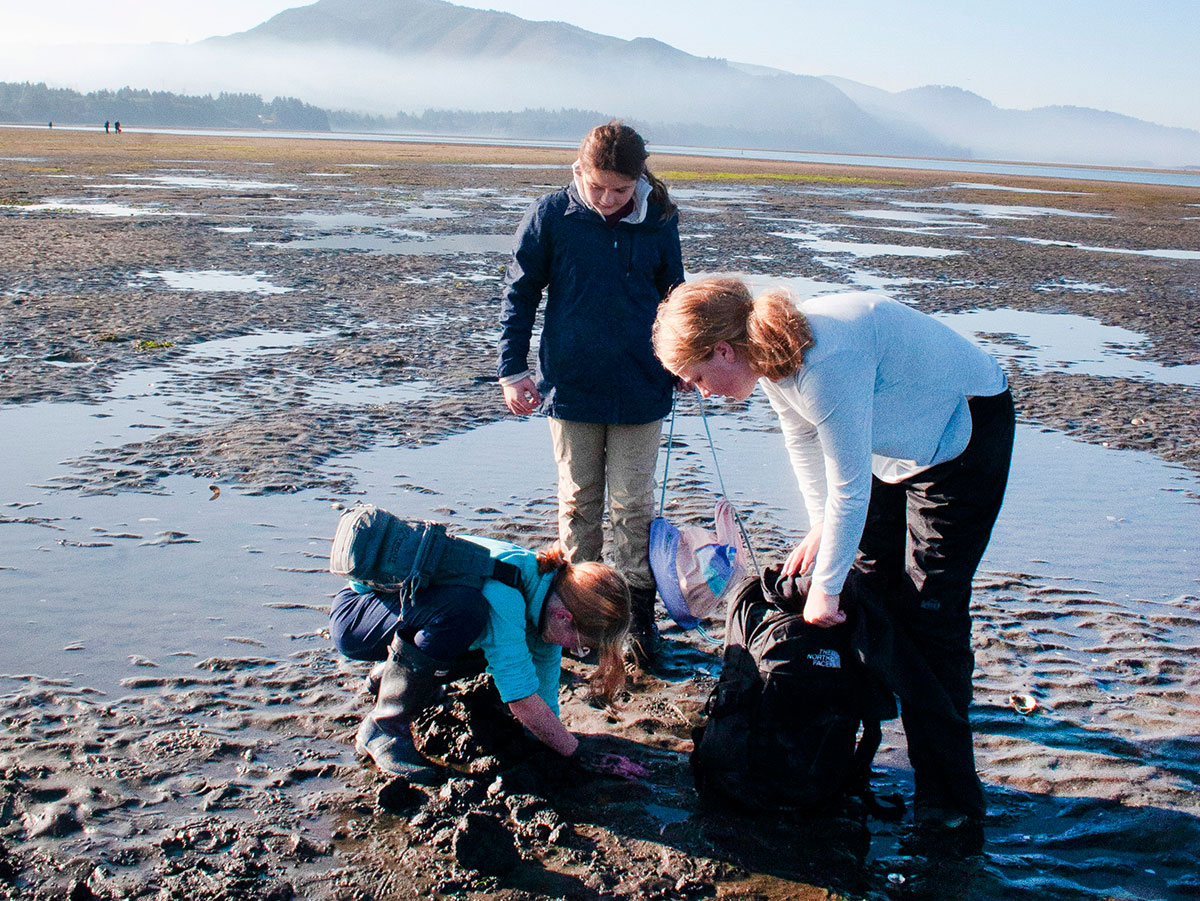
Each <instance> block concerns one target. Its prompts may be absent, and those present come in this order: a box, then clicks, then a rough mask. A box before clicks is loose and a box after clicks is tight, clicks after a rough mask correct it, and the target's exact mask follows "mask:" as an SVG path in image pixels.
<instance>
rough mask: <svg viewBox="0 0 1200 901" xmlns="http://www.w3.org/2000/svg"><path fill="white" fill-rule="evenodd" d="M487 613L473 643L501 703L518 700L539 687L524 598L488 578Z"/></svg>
mask: <svg viewBox="0 0 1200 901" xmlns="http://www.w3.org/2000/svg"><path fill="white" fill-rule="evenodd" d="M483 596H484V597H485V598H486V599H487V602H488V606H489V607H490V608H491V609H490V614H489V616H488V623H487V625H486V626H485V627H484V630H483V634H482V635H480V636H479V638H478V639H477V641H476V642H475V644H476V646H478V647H479V648H481V649H482V650H483V654H484V657H486V658H487V664H488V665H487V671H488V673H489V674H490V675H491V677H492V680H493V681H494V682H495V683H496V690H497V691H499V692H500V700H502V701H504V702H505V703H506V704H507V703H508V702H509V701H519V700H521V699H522V698H527V697H529V696H530V695H531V694H533V693H535V692H536V691H538V689H539V688H540V687H541V683H540V680H539V678H538V671H537V668H536V667H535V666H534V660H533V655H532V653H531V652H530V649H529V637H528V635H527V626H526V620H525V597H524V595H522V594H521V592H519V591H517V590H516V589H515V588H510V587H509V586H508V585H505V584H504V583H503V582H498V581H496V580H495V579H488V580H487V582H485V583H484V586H483Z"/></svg>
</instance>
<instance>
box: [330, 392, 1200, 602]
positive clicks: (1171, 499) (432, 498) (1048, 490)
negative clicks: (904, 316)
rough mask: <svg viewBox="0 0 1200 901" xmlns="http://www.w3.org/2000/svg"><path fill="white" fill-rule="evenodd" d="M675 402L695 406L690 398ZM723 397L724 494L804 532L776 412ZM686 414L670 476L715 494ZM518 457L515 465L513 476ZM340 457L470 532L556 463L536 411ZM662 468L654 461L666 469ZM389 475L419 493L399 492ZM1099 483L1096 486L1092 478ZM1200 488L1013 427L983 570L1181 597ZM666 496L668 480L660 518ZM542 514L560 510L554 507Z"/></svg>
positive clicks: (547, 480) (1120, 454)
mask: <svg viewBox="0 0 1200 901" xmlns="http://www.w3.org/2000/svg"><path fill="white" fill-rule="evenodd" d="M682 403H684V404H687V405H688V408H689V409H692V410H695V409H696V408H695V407H694V405H693V404H694V402H693V401H691V400H690V399H689V400H684V401H682ZM730 407H733V405H729V406H727V405H725V404H713V403H711V402H710V403H709V404H708V409H709V411H710V415H709V427H710V429H711V431H712V434H713V440H714V443H715V444H716V446H717V453H718V459H719V461H720V466H721V473H722V476H723V478H724V482H725V486H726V487H727V488H728V489H729V492H730V497H731V499H732V500H733V502H734V504H735V505H736V506H737V507H738V508H739V509H741V510H745V511H750V510H753V511H754V512H755V515H756V516H761V515H767V516H769V517H770V519H771V520H772V521H774V522H776V523H777V524H778V525H779V527H780V528H781V529H783V530H784V531H785V532H786V533H790V534H794V535H797V536H798V535H799V534H800V532H801V531H802V530H803V529H804V528H805V527H806V525H807V519H806V515H805V513H804V506H803V502H802V499H801V497H800V492H799V489H798V488H797V487H796V485H795V481H794V480H793V478H792V476H791V470H790V468H789V464H788V460H787V454H786V451H785V449H784V446H783V439H782V438H781V437H780V435H779V434H778V432H776V431H775V430H774V422H775V417H774V414H773V413H772V411H771V410H770V407H769V405H768V404H767V402H766V400H765V399H764V398H763V397H762V396H761V393H759V394H758V395H756V397H755V398H754V399H753V400H752V401H751V403H750V405H749V406H748V407H747V408H745V409H742V408H735V409H733V410H731V409H730ZM737 410H740V412H737ZM680 415H681V418H680V420H679V421H678V422H677V423H676V427H675V439H676V441H677V442H680V443H681V444H682V445H683V453H685V454H687V453H688V452H689V451H690V452H691V453H690V454H688V455H687V456H686V457H684V456H681V453H680V451H679V450H677V451H676V452H675V454H674V455H673V456H672V461H671V467H672V470H671V471H672V473H673V474H674V475H677V474H679V473H680V472H681V471H682V467H683V466H684V465H686V464H685V463H684V461H685V460H686V461H689V462H694V463H695V464H696V465H697V466H699V467H700V468H701V470H702V474H703V477H704V479H705V481H706V482H707V483H708V488H707V489H706V490H709V491H715V489H714V488H713V487H712V486H713V485H714V484H715V482H716V478H715V475H714V474H713V472H712V457H711V455H710V453H709V450H708V444H707V441H706V439H705V436H704V427H703V423H702V421H701V419H700V418H699V416H698V415H690V414H689V415H683V413H682V410H681V414H680ZM464 460H470V461H471V474H472V478H471V480H470V484H464V480H463V479H462V465H463V461H464ZM513 460H520V461H522V470H521V476H520V478H519V480H516V481H514V477H513V468H512V461H513ZM335 463H336V465H337V468H338V470H339V471H341V470H344V469H350V470H352V471H353V472H355V474H356V477H357V479H358V482H359V484H360V485H361V487H362V488H363V489H364V492H365V496H366V497H368V498H386V499H387V500H386V501H382V503H384V504H385V506H386V503H389V502H390V503H395V504H397V505H399V506H402V507H403V509H404V510H405V511H407V515H411V516H420V517H427V518H435V519H439V518H440V519H441V520H443V521H447V520H449V519H453V521H454V524H455V525H456V526H457V527H459V528H463V529H466V530H470V529H471V528H473V527H477V526H478V525H480V524H481V523H488V524H492V522H493V520H489V519H488V517H486V516H483V515H481V514H476V513H475V512H474V511H477V510H479V509H481V508H483V509H488V508H491V509H498V510H500V511H508V514H509V515H512V514H516V513H519V509H520V508H519V505H521V504H523V503H524V502H525V501H526V500H529V499H535V498H546V499H553V498H554V497H555V487H554V486H555V467H554V460H553V456H552V453H551V449H550V438H549V433H548V430H547V426H546V423H545V422H544V421H543V420H541V419H532V420H525V421H512V420H506V421H502V422H497V423H493V424H491V425H487V426H483V427H481V428H478V429H474V430H472V431H470V432H467V433H465V434H462V435H456V436H452V437H451V438H448V439H446V440H445V441H443V442H441V443H440V444H437V445H434V446H432V447H427V448H377V449H375V450H372V451H366V452H362V453H359V454H350V455H345V456H342V457H339V458H337V460H336V461H335ZM661 472H662V460H661V459H660V461H659V475H660V477H661ZM397 473H402V474H403V476H397V475H396V474H397ZM397 479H401V480H402V483H403V485H405V486H416V487H419V490H405V489H404V488H403V487H400V486H398V485H397ZM1099 479H1102V480H1103V484H1104V486H1105V488H1104V490H1103V491H1098V490H1097V488H1096V486H1097V482H1098V480H1099ZM1198 489H1200V479H1197V477H1196V475H1195V474H1193V473H1191V472H1189V471H1188V470H1186V469H1184V468H1182V467H1178V466H1173V465H1170V464H1166V463H1163V462H1162V461H1161V460H1159V459H1157V458H1156V457H1154V456H1152V455H1150V454H1147V453H1143V452H1139V451H1119V450H1112V449H1109V448H1103V447H1098V446H1095V445H1090V444H1084V443H1082V442H1079V441H1075V440H1073V439H1071V438H1069V437H1067V436H1064V435H1063V434H1061V433H1059V432H1052V431H1042V430H1041V429H1040V428H1038V427H1034V426H1025V425H1018V427H1017V446H1016V451H1015V456H1014V462H1013V471H1012V476H1011V479H1010V485H1009V489H1008V494H1007V497H1006V500H1005V505H1004V509H1003V511H1002V512H1001V515H1000V520H999V522H998V523H997V526H996V532H995V537H994V538H993V540H992V543H991V545H990V546H989V548H988V552H987V555H986V556H985V558H984V563H983V567H984V568H985V569H989V570H993V571H1006V572H1025V573H1031V574H1042V575H1048V576H1053V577H1055V578H1064V579H1066V580H1068V581H1070V580H1078V581H1080V582H1084V583H1087V584H1088V585H1091V586H1095V585H1098V584H1100V585H1104V586H1106V589H1105V590H1106V592H1108V593H1110V594H1111V593H1116V594H1117V596H1121V597H1127V598H1137V599H1146V600H1150V601H1163V602H1167V601H1170V600H1172V599H1176V598H1179V597H1181V596H1183V595H1186V594H1188V593H1189V592H1194V591H1195V583H1194V578H1195V574H1194V568H1195V567H1194V560H1195V542H1194V539H1193V538H1192V536H1194V535H1197V534H1200V504H1197V503H1196V502H1195V501H1193V500H1189V499H1188V498H1187V496H1186V493H1187V492H1196V491H1197V490H1198ZM697 490H699V489H697ZM713 499H714V500H715V494H714V496H713ZM674 500H675V495H674V493H673V491H672V490H671V489H670V488H669V489H668V492H667V501H668V516H669V515H670V510H671V506H672V504H673V502H674ZM515 505H517V506H515ZM448 510H449V511H453V512H447V511H448ZM547 515H548V516H551V517H552V516H553V515H554V514H553V507H552V506H551V505H550V504H549V503H548V504H547ZM1047 536H1053V539H1052V540H1048V539H1047ZM1129 561H1137V565H1136V566H1131V565H1129ZM762 562H763V561H762V560H761V559H760V563H762Z"/></svg>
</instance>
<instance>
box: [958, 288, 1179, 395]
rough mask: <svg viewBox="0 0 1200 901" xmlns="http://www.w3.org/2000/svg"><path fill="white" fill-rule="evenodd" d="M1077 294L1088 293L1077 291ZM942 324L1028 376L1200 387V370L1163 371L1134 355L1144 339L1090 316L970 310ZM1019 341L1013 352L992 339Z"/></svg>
mask: <svg viewBox="0 0 1200 901" xmlns="http://www.w3.org/2000/svg"><path fill="white" fill-rule="evenodd" d="M1075 290H1086V288H1085V287H1077V288H1076V289H1075ZM937 318H938V319H940V320H941V321H942V322H945V323H946V324H947V325H949V326H950V327H951V328H953V329H955V330H956V331H958V332H961V333H963V334H965V335H967V336H969V337H971V338H972V339H973V340H975V341H976V342H977V343H979V344H981V345H982V346H983V347H985V348H986V349H987V350H988V352H990V353H991V354H993V355H994V356H997V357H1002V358H1008V359H1013V360H1016V361H1018V362H1019V363H1020V364H1021V368H1022V370H1023V371H1027V372H1031V373H1035V372H1044V371H1047V370H1054V371H1056V372H1083V373H1088V374H1090V375H1099V376H1106V377H1111V378H1132V379H1148V380H1150V381H1155V382H1164V383H1167V384H1173V385H1200V366H1196V365H1192V366H1163V365H1161V364H1159V363H1154V362H1150V361H1147V360H1138V359H1135V358H1134V357H1133V354H1135V353H1138V352H1139V351H1142V350H1146V349H1148V348H1149V345H1150V342H1149V340H1148V339H1147V338H1146V336H1145V335H1140V334H1138V333H1137V332H1132V331H1130V330H1129V329H1124V328H1120V327H1118V326H1113V325H1104V324H1103V323H1102V322H1099V321H1098V320H1096V319H1091V318H1089V317H1087V316H1075V315H1071V314H1066V313H1033V312H1029V311H1027V310H969V311H967V312H963V313H939V314H937ZM996 333H999V334H1002V335H1015V336H1017V337H1019V338H1021V339H1022V341H1021V346H1020V347H1017V348H1014V347H1013V346H1012V344H1010V343H1008V342H1005V341H995V340H989V339H988V337H987V336H988V335H989V334H996Z"/></svg>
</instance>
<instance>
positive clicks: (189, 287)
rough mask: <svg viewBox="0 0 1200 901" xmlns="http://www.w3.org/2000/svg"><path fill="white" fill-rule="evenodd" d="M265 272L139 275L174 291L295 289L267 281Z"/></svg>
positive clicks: (270, 291) (269, 291)
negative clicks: (163, 284)
mask: <svg viewBox="0 0 1200 901" xmlns="http://www.w3.org/2000/svg"><path fill="white" fill-rule="evenodd" d="M266 275H267V274H266V273H265V272H252V273H241V272H227V271H225V270H223V269H210V270H198V269H193V270H189V271H180V272H176V271H172V270H162V271H160V272H150V271H148V270H143V271H142V272H139V273H138V276H139V277H141V278H160V279H162V280H163V281H164V282H166V284H167V287H168V288H170V289H171V290H172V291H232V292H236V293H239V294H261V295H264V296H266V295H269V294H286V293H288V292H289V291H294V290H295V288H281V287H279V286H278V285H273V284H271V283H270V282H268V281H265V279H266Z"/></svg>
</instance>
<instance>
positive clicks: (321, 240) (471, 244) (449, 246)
mask: <svg viewBox="0 0 1200 901" xmlns="http://www.w3.org/2000/svg"><path fill="white" fill-rule="evenodd" d="M418 234H419V233H416V232H413V233H409V234H406V235H405V236H403V237H393V236H389V235H372V234H341V235H321V236H320V237H312V238H296V239H295V240H292V241H278V242H263V243H262V244H257V245H255V246H260V247H279V248H283V249H285V250H339V251H357V252H359V253H369V254H395V255H397V256H426V255H434V256H440V255H442V254H460V253H473V254H505V255H507V254H509V253H511V252H512V242H513V238H512V235H444V234H437V235H424V236H421V237H418V236H417V235H418Z"/></svg>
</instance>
